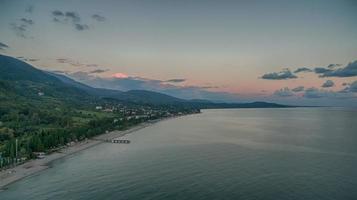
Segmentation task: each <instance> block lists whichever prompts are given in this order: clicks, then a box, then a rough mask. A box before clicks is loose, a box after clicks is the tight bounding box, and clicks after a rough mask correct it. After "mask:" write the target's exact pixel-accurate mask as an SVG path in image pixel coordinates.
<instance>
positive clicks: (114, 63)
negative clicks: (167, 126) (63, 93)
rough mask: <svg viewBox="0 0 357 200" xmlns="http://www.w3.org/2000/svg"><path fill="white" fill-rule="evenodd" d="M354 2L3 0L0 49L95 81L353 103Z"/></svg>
mask: <svg viewBox="0 0 357 200" xmlns="http://www.w3.org/2000/svg"><path fill="white" fill-rule="evenodd" d="M356 10H357V1H354V0H306V1H304V0H300V1H289V0H272V1H265V0H260V1H258V0H241V1H239V0H236V1H233V0H232V1H231V0H220V1H212V0H205V1H204V0H177V1H174V0H146V1H145V0H141V1H138V0H125V1H124V0H61V1H48V0H21V1H16V0H0V54H5V55H10V56H14V57H18V58H19V59H22V60H24V61H26V62H28V63H30V64H32V65H34V66H36V67H38V68H40V69H43V70H47V71H56V72H57V73H63V74H66V75H68V76H70V77H72V78H74V79H76V80H78V81H81V82H84V83H86V84H89V85H91V86H94V87H106V88H111V89H120V90H130V89H147V90H154V91H158V92H163V93H166V94H170V95H173V96H176V97H180V98H186V99H190V98H205V99H210V100H214V101H229V102H247V101H263V100H264V101H272V102H278V103H287V104H296V105H332V106H357V62H355V61H356V60H357V26H356V22H357V12H356Z"/></svg>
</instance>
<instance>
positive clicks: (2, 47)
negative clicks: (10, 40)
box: [0, 42, 10, 50]
mask: <svg viewBox="0 0 357 200" xmlns="http://www.w3.org/2000/svg"><path fill="white" fill-rule="evenodd" d="M8 48H10V47H9V46H8V45H7V44H4V43H2V42H0V50H6V49H8Z"/></svg>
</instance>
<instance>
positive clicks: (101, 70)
mask: <svg viewBox="0 0 357 200" xmlns="http://www.w3.org/2000/svg"><path fill="white" fill-rule="evenodd" d="M106 71H108V70H107V69H96V70H93V71H90V72H89V73H90V74H99V73H103V72H106Z"/></svg>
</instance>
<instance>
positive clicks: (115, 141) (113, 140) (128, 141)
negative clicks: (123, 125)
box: [111, 139, 130, 144]
mask: <svg viewBox="0 0 357 200" xmlns="http://www.w3.org/2000/svg"><path fill="white" fill-rule="evenodd" d="M111 142H112V143H121V144H129V143H130V140H122V139H112V140H111Z"/></svg>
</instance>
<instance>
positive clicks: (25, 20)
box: [20, 18, 34, 25]
mask: <svg viewBox="0 0 357 200" xmlns="http://www.w3.org/2000/svg"><path fill="white" fill-rule="evenodd" d="M20 20H21V21H22V22H24V23H25V24H27V25H33V24H34V22H33V20H32V19H26V18H21V19H20Z"/></svg>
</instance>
